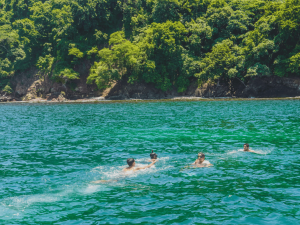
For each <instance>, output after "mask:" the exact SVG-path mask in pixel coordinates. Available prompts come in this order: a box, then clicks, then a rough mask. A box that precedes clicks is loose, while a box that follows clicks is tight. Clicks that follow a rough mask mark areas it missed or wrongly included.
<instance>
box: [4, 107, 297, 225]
mask: <svg viewBox="0 0 300 225" xmlns="http://www.w3.org/2000/svg"><path fill="white" fill-rule="evenodd" d="M299 109H300V102H299V101H257V102H253V101H243V102H239V101H230V102H145V103H124V104H121V103H116V104H85V105H81V104H78V105H77V104H67V105H35V104H24V105H2V106H1V107H0V136H1V137H2V138H1V139H0V155H1V158H0V174H1V181H0V187H1V188H0V221H1V224H2V223H3V224H20V223H28V224H40V223H50V224H52V223H56V224H64V223H67V224H73V223H80V221H81V222H82V221H85V222H86V223H87V224H90V223H95V222H96V223H99V224H101V223H111V224H117V223H153V224H159V223H163V224H171V223H185V224H194V223H210V224H268V223H270V224H288V223H291V224H298V223H299V221H300V211H299V206H300V191H299V190H300V185H299V179H300V177H299V174H300V173H299V172H300V160H299V152H300V151H299V150H300V144H299V143H300V142H299V141H300V135H299V130H300V129H299V127H300V116H299V115H300V113H299ZM246 142H247V143H249V144H250V148H251V149H252V150H254V151H256V152H257V153H258V154H254V153H249V152H243V150H242V148H243V144H244V143H246ZM152 149H153V150H154V152H156V153H157V154H158V158H159V161H158V162H157V163H156V164H155V166H153V167H151V168H149V169H145V170H140V171H137V172H135V173H132V174H127V175H126V176H124V174H123V173H122V169H123V168H125V167H126V166H127V165H126V159H127V158H134V159H135V160H136V163H137V166H144V165H147V164H149V163H150V162H149V159H150V157H149V154H150V153H151V150H152ZM200 151H201V152H204V153H205V155H206V160H209V161H210V162H211V163H212V164H213V165H214V166H213V167H210V168H193V167H189V165H190V164H191V163H193V162H194V161H195V159H196V157H197V153H198V152H200ZM101 179H103V180H110V179H112V180H116V181H115V182H109V183H101V184H93V183H92V181H95V180H101ZM97 221H98V222H97Z"/></svg>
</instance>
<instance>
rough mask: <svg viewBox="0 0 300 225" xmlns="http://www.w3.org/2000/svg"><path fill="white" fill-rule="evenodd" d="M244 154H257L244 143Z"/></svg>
mask: <svg viewBox="0 0 300 225" xmlns="http://www.w3.org/2000/svg"><path fill="white" fill-rule="evenodd" d="M244 152H253V153H257V152H256V151H253V150H250V149H249V144H248V143H245V144H244Z"/></svg>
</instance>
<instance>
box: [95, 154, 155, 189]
mask: <svg viewBox="0 0 300 225" xmlns="http://www.w3.org/2000/svg"><path fill="white" fill-rule="evenodd" d="M155 163H156V160H155V159H154V161H152V163H150V164H149V165H147V166H141V167H135V160H134V159H133V158H129V159H127V164H128V167H126V168H124V169H123V170H122V172H124V173H123V174H122V175H123V176H121V178H124V175H125V176H126V175H128V173H129V172H135V171H138V170H143V169H147V168H149V167H151V166H153V165H154V164H155ZM116 181H118V180H116V179H111V180H96V181H92V183H95V184H98V183H107V182H116Z"/></svg>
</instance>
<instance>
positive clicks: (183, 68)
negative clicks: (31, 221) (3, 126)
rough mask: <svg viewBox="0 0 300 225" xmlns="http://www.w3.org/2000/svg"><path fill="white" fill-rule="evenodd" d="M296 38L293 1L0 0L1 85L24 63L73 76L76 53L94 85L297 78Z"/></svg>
mask: <svg viewBox="0 0 300 225" xmlns="http://www.w3.org/2000/svg"><path fill="white" fill-rule="evenodd" d="M299 37H300V0H285V1H280V0H273V1H272V0H271V1H270V0H268V1H267V0H127V1H120V0H92V1H90V0H51V1H50V0H43V1H40V0H14V1H8V0H0V88H1V90H2V89H3V88H5V87H6V89H5V90H7V93H9V92H10V89H9V85H8V82H9V80H10V79H11V78H12V77H13V76H14V75H15V74H16V73H18V72H19V71H22V70H27V69H29V68H31V67H36V68H38V69H39V75H40V76H41V78H45V77H46V76H48V77H49V78H51V79H53V80H55V81H57V82H62V83H66V82H68V80H72V79H79V78H80V76H81V74H79V72H78V71H76V68H77V67H78V65H80V64H81V63H82V61H85V62H87V63H89V64H90V65H91V69H90V70H89V71H87V73H89V76H88V78H87V83H89V84H91V83H95V84H97V86H98V88H99V89H103V88H106V87H109V86H111V84H113V83H115V82H117V81H118V80H120V79H125V80H126V81H127V82H130V83H135V82H146V83H152V84H154V85H155V86H156V87H157V88H158V89H161V90H164V91H166V90H171V89H176V90H177V91H179V92H183V91H185V90H186V88H187V87H188V85H189V83H190V80H191V78H193V77H195V78H197V79H199V80H201V81H205V80H208V79H210V80H216V81H217V80H220V79H222V80H225V81H230V80H232V79H239V80H240V81H246V80H247V79H248V80H249V79H251V77H255V76H270V75H276V76H281V77H282V76H299V74H300V38H299ZM7 85H8V86H7Z"/></svg>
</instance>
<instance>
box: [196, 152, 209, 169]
mask: <svg viewBox="0 0 300 225" xmlns="http://www.w3.org/2000/svg"><path fill="white" fill-rule="evenodd" d="M192 165H195V166H196V167H208V166H213V165H212V164H211V163H210V162H209V161H207V160H205V155H204V154H203V153H202V152H199V153H198V159H196V161H195V162H194V163H192Z"/></svg>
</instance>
